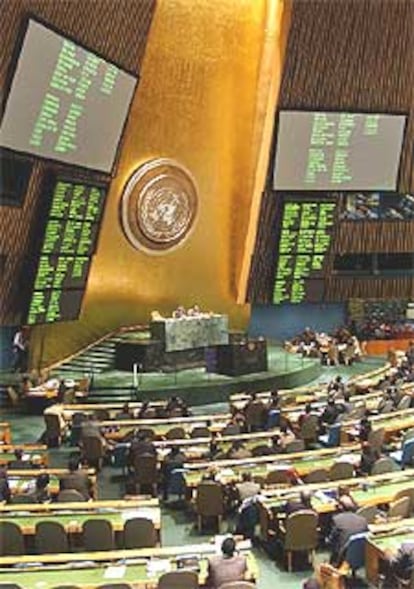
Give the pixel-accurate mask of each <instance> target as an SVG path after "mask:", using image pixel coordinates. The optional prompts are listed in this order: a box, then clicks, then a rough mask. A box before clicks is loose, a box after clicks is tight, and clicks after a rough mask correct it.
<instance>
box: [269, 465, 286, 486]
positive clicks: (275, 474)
mask: <svg viewBox="0 0 414 589" xmlns="http://www.w3.org/2000/svg"><path fill="white" fill-rule="evenodd" d="M291 478H292V471H291V470H290V469H289V468H278V469H275V470H269V472H268V473H267V475H266V479H265V484H266V485H289V484H290V483H291Z"/></svg>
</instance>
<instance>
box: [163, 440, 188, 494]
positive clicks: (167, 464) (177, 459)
mask: <svg viewBox="0 0 414 589" xmlns="http://www.w3.org/2000/svg"><path fill="white" fill-rule="evenodd" d="M184 462H185V454H184V452H182V450H180V448H179V447H178V446H173V447H172V448H171V450H170V452H169V453H168V454H167V456H166V457H165V458H164V460H163V461H162V463H161V487H162V493H163V499H164V500H165V501H167V500H168V489H169V485H170V482H171V474H172V472H173V471H174V470H176V469H177V468H182V467H183V465H184Z"/></svg>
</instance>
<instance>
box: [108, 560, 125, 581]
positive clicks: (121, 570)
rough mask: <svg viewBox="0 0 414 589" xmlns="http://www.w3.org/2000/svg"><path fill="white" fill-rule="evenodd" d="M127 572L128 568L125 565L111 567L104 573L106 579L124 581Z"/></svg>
mask: <svg viewBox="0 0 414 589" xmlns="http://www.w3.org/2000/svg"><path fill="white" fill-rule="evenodd" d="M125 572H126V566H125V565H124V564H123V565H121V566H109V567H108V568H107V569H106V571H105V573H104V579H123V577H124V576H125Z"/></svg>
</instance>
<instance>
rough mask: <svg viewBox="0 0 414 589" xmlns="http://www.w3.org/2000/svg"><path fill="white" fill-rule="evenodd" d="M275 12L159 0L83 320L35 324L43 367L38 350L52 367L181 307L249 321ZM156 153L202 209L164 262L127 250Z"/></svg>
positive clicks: (202, 0) (236, 324)
mask: <svg viewBox="0 0 414 589" xmlns="http://www.w3.org/2000/svg"><path fill="white" fill-rule="evenodd" d="M270 4H271V5H273V6H274V5H275V2H274V1H273V2H269V5H270ZM267 5H268V3H267V1H266V0H191V1H189V0H159V2H158V4H157V8H156V12H155V15H154V20H153V22H152V26H151V30H150V34H149V40H148V45H147V49H146V53H145V58H144V62H143V67H142V70H141V81H140V84H139V87H138V92H137V95H136V96H135V99H134V101H133V104H132V110H131V114H130V117H129V121H128V125H127V128H126V135H125V140H124V144H123V149H122V152H121V157H120V162H119V168H118V173H117V176H116V177H115V178H114V180H113V181H112V184H111V188H110V192H109V196H108V200H107V205H106V210H105V215H104V219H103V224H102V229H101V234H100V237H99V242H98V249H97V252H96V256H95V258H94V260H93V263H92V268H91V273H90V276H89V282H88V287H87V292H86V296H85V299H84V304H83V309H82V314H81V317H80V320H79V321H77V322H70V323H65V324H59V325H50V326H46V327H39V328H36V329H34V331H33V334H32V348H34V356H33V360H34V364H35V365H37V363H38V362H39V359H40V355H41V356H42V364H47V363H49V362H50V361H53V360H55V359H57V358H59V357H62V356H63V355H67V354H69V353H71V352H73V351H75V350H77V349H79V348H81V347H82V346H84V345H86V344H87V343H89V342H91V341H93V340H94V339H95V338H97V337H99V336H101V335H103V334H104V333H107V332H108V331H110V330H111V329H115V328H117V327H118V326H121V325H132V324H138V323H141V324H146V323H147V322H148V319H149V314H150V311H151V310H153V309H158V310H159V311H160V312H161V313H166V314H169V313H170V312H171V311H172V310H173V309H174V308H175V307H176V306H177V305H178V304H183V305H185V306H189V305H193V304H194V303H198V304H199V305H200V306H201V307H202V308H203V309H214V310H215V311H217V312H220V313H228V314H229V316H230V325H231V327H232V328H243V327H245V326H246V323H247V320H248V317H249V307H248V306H247V305H237V304H236V296H237V292H236V290H237V288H236V286H237V281H238V273H239V272H240V268H241V263H242V258H243V249H244V243H245V237H246V232H247V226H248V216H249V207H250V203H251V190H252V185H253V179H254V169H255V163H256V161H257V152H258V149H259V145H258V143H259V142H258V141H257V139H256V141H253V135H254V133H257V129H255V122H256V121H257V112H256V111H257V105H258V104H260V105H261V108H263V104H266V100H263V97H261V96H260V89H259V85H258V80H259V72H260V64H261V60H262V57H263V47H264V39H265V31H266V20H267V18H268V12H267V8H268V6H267ZM267 91H268V89H266V92H267ZM271 108H272V109H274V104H273V105H272V106H271ZM158 157H166V158H173V159H174V160H176V161H177V162H180V163H181V164H182V165H184V166H185V167H186V168H187V169H188V170H189V171H190V172H191V174H192V175H193V176H194V178H195V180H196V182H197V185H198V189H199V213H198V220H197V223H196V226H195V228H194V231H193V232H192V233H191V235H190V236H189V238H188V239H187V240H186V242H185V243H184V244H183V245H182V246H181V247H179V248H178V249H177V250H176V251H174V252H171V253H167V254H165V255H158V256H156V257H155V256H151V255H148V254H146V253H143V252H139V251H137V250H135V249H134V248H133V247H132V246H131V245H130V244H129V243H128V241H127V239H126V238H125V236H124V234H123V232H122V229H121V226H120V223H119V207H120V199H121V195H122V190H123V188H124V185H125V183H126V182H127V180H128V178H129V176H130V175H131V173H132V172H133V171H134V170H135V169H136V168H137V167H138V166H139V165H141V164H143V163H144V162H146V161H148V160H150V159H153V158H158Z"/></svg>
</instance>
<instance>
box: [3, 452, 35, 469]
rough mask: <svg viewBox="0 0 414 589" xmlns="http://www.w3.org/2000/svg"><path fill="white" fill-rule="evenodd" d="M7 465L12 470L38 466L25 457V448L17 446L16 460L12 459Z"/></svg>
mask: <svg viewBox="0 0 414 589" xmlns="http://www.w3.org/2000/svg"><path fill="white" fill-rule="evenodd" d="M7 466H8V468H10V469H12V470H25V469H29V470H30V469H32V468H37V466H36V465H35V464H33V462H32V461H31V460H24V459H23V450H20V448H17V449H16V450H15V451H14V460H11V461H10V462H9V463H8V465H7Z"/></svg>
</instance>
